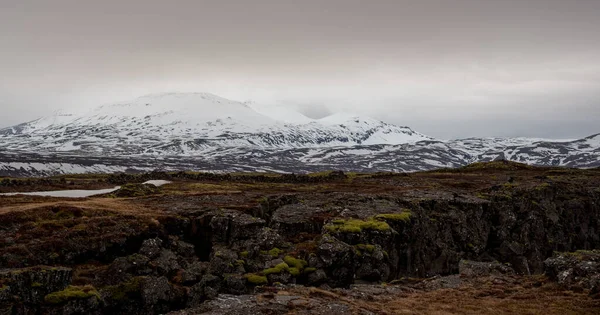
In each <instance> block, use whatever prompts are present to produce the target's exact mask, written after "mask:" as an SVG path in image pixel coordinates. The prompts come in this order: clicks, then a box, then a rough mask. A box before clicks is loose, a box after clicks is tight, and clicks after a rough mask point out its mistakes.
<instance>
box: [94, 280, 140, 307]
mask: <svg viewBox="0 0 600 315" xmlns="http://www.w3.org/2000/svg"><path fill="white" fill-rule="evenodd" d="M143 279H144V277H135V278H131V279H130V280H129V281H126V282H123V283H119V284H118V285H113V286H108V287H106V288H104V290H106V291H107V292H109V294H110V297H111V298H112V299H113V300H117V301H120V300H123V299H125V298H127V297H132V296H134V295H136V294H137V293H139V291H140V286H141V281H142V280H143Z"/></svg>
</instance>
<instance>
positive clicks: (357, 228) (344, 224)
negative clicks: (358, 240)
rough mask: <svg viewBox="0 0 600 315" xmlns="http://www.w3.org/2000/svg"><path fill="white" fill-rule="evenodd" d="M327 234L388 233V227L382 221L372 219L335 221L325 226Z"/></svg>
mask: <svg viewBox="0 0 600 315" xmlns="http://www.w3.org/2000/svg"><path fill="white" fill-rule="evenodd" d="M325 228H326V229H327V230H328V231H329V232H341V233H361V232H362V231H363V230H372V231H388V230H389V229H390V226H389V225H388V224H387V223H386V222H383V221H380V220H376V219H374V218H370V219H367V220H366V221H364V220H359V219H348V220H343V219H336V220H333V221H332V222H331V224H328V225H326V226H325Z"/></svg>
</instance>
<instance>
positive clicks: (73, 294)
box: [44, 285, 100, 304]
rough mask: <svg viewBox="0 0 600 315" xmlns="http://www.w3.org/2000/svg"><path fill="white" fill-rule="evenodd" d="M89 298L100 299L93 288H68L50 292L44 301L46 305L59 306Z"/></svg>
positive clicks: (89, 286) (87, 286) (88, 286)
mask: <svg viewBox="0 0 600 315" xmlns="http://www.w3.org/2000/svg"><path fill="white" fill-rule="evenodd" d="M91 297H96V298H97V299H100V294H99V293H98V291H96V289H95V288H94V287H93V286H91V285H86V286H82V287H80V286H69V287H67V288H66V289H64V290H62V291H58V292H52V293H50V294H48V295H46V296H45V297H44V301H45V302H46V303H48V304H61V303H65V302H68V301H71V300H80V299H88V298H91Z"/></svg>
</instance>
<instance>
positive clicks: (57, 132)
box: [0, 93, 600, 175]
mask: <svg viewBox="0 0 600 315" xmlns="http://www.w3.org/2000/svg"><path fill="white" fill-rule="evenodd" d="M256 107H257V106H256V104H252V103H242V102H236V101H231V100H227V99H225V98H222V97H219V96H216V95H214V94H210V93H160V94H151V95H145V96H142V97H139V98H137V99H134V100H131V101H127V102H120V103H116V104H112V105H104V106H100V107H97V108H94V109H91V110H90V111H88V112H85V113H81V114H80V113H68V112H57V113H56V114H55V115H53V116H48V117H43V118H40V119H37V120H33V121H30V122H26V123H23V124H18V125H15V126H12V127H7V128H3V129H0V152H4V155H2V156H0V175H1V174H9V175H11V174H17V175H19V174H26V175H31V174H36V173H42V174H54V173H57V172H58V173H60V172H72V171H73V170H79V171H82V172H88V171H92V172H98V171H99V170H102V169H103V168H102V167H94V168H87V166H86V165H87V164H89V163H88V162H86V161H94V163H100V164H102V163H101V162H102V160H103V159H104V160H106V161H111V162H110V163H109V164H110V165H111V167H110V168H107V170H110V171H115V170H122V171H127V170H135V169H137V168H136V167H135V165H136V163H138V164H140V165H145V166H144V167H142V168H143V170H146V171H147V170H151V169H155V168H167V169H173V170H176V169H186V168H187V169H190V168H192V169H195V168H198V169H202V170H206V171H238V170H257V171H279V172H307V171H312V170H322V169H324V168H329V169H332V168H333V169H342V170H351V171H352V170H353V171H401V172H407V171H417V170H427V169H433V168H440V167H457V166H462V165H466V164H469V163H473V162H478V161H491V160H497V159H506V160H511V161H516V162H522V163H527V164H532V165H546V166H568V167H596V166H600V134H595V135H590V136H588V137H585V138H582V139H575V140H559V141H548V140H547V139H539V138H522V137H519V138H466V139H454V140H440V139H435V138H432V137H428V136H426V135H424V134H421V133H419V132H416V131H413V130H412V129H411V128H409V127H406V126H397V125H394V124H389V123H385V122H383V121H380V120H377V119H374V118H370V117H361V116H357V115H354V114H348V113H336V114H333V115H330V116H327V117H324V118H321V119H311V118H308V117H305V116H304V117H303V116H302V115H301V114H299V113H297V114H298V116H295V117H294V115H295V114H294V113H295V112H294V111H292V110H289V109H286V110H284V111H280V112H277V113H275V112H268V111H266V112H263V113H261V112H260V110H256V109H255V108H256ZM268 114H272V115H268ZM286 115H287V117H291V118H290V119H289V120H288V121H284V120H283V119H276V118H274V117H277V116H279V117H280V118H281V117H283V118H285V117H286ZM11 153H15V154H18V155H20V156H21V157H22V159H21V160H18V159H17V160H15V159H14V158H13V155H11ZM48 156H54V158H53V159H54V160H53V159H52V158H48ZM27 159H29V160H27ZM161 159H164V160H168V161H169V162H168V163H166V162H164V163H163V161H164V160H161ZM178 160H179V161H181V162H180V163H178V162H177V161H178ZM152 161H154V162H152ZM62 162H64V163H66V164H65V165H67V164H68V165H70V166H68V167H67V166H65V167H64V168H63V169H64V170H63V169H61V166H60V165H61V163H62ZM15 163H16V164H15ZM27 163H29V164H27ZM32 163H33V164H32ZM52 163H54V164H52ZM86 163H87V164H86ZM111 163H112V164H111ZM161 163H162V164H161ZM165 163H166V164H165ZM32 165H34V166H32ZM44 165H46V166H47V165H54V166H53V167H52V168H49V167H45V166H44Z"/></svg>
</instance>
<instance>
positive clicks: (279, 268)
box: [262, 262, 290, 276]
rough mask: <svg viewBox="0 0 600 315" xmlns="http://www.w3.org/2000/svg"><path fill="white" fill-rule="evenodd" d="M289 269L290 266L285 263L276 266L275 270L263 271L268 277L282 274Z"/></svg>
mask: <svg viewBox="0 0 600 315" xmlns="http://www.w3.org/2000/svg"><path fill="white" fill-rule="evenodd" d="M289 269H290V266H289V265H288V264H286V263H284V262H283V263H280V264H278V265H276V266H275V267H273V268H268V269H265V270H263V272H262V274H263V275H265V276H268V275H270V274H278V273H282V272H283V271H288V270H289Z"/></svg>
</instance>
